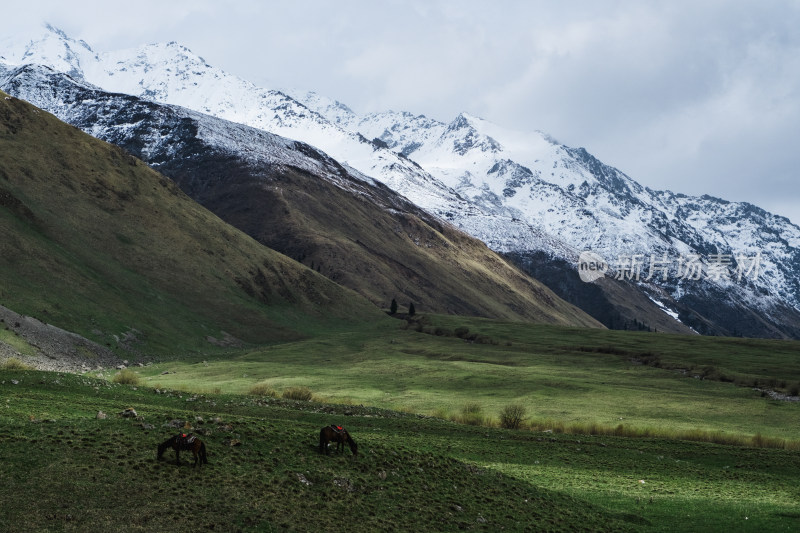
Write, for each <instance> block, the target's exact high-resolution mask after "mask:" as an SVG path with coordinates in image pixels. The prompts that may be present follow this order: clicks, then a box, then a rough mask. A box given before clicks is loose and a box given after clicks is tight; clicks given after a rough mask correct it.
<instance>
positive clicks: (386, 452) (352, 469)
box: [0, 370, 800, 531]
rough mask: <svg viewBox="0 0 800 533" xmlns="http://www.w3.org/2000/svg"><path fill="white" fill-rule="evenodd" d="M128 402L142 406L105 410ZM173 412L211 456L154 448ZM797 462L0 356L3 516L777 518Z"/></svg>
mask: <svg viewBox="0 0 800 533" xmlns="http://www.w3.org/2000/svg"><path fill="white" fill-rule="evenodd" d="M15 382H16V383H15ZM127 407H133V408H135V409H136V411H137V412H138V414H139V415H140V416H142V417H143V420H135V419H132V418H122V417H121V416H119V415H118V413H120V412H121V411H122V410H123V409H125V408H127ZM98 411H103V412H105V413H107V414H108V418H106V419H98V418H97V417H96V415H97V412H98ZM197 417H201V419H202V421H200V419H198V418H197ZM172 420H181V421H189V423H190V424H191V425H193V426H194V430H195V431H197V432H203V433H206V434H205V435H204V436H203V439H204V440H205V441H206V443H207V444H208V453H209V461H210V464H209V465H207V466H204V467H202V468H201V469H192V468H191V467H189V466H187V465H186V464H185V463H184V466H181V467H177V466H176V465H175V464H174V463H173V462H172V458H173V454H172V452H168V453H167V460H165V461H160V462H159V461H156V460H155V450H156V446H157V444H158V443H159V442H160V441H161V440H163V439H165V438H167V437H168V436H170V435H171V434H173V433H174V432H176V431H177V430H176V429H171V428H169V427H165V424H167V423H168V422H170V421H172ZM329 423H340V424H344V425H346V426H347V427H348V429H350V431H351V433H352V434H353V436H354V437H355V438H356V440H357V441H358V443H359V450H360V455H359V457H358V458H353V457H352V456H351V455H350V454H349V452H348V453H347V454H345V455H332V456H330V457H325V456H321V455H319V454H318V453H317V450H316V449H315V445H316V438H317V434H318V431H319V428H320V427H321V426H323V425H325V424H329ZM143 424H145V426H143ZM233 439H235V440H237V441H239V442H240V444H239V445H237V446H230V443H231V440H233ZM185 459H186V457H185V454H184V460H185ZM799 474H800V458H798V456H797V454H796V453H793V452H789V451H786V450H775V449H755V448H742V447H733V446H722V445H715V444H706V443H691V442H678V441H669V440H659V439H626V438H620V437H608V436H590V437H585V436H575V435H558V434H550V433H542V432H531V431H510V430H501V429H494V428H473V427H469V426H464V425H459V424H453V423H450V422H444V421H441V420H435V419H429V418H423V417H419V416H414V415H403V414H400V413H395V412H390V411H382V410H379V409H375V408H359V407H353V406H336V405H328V404H320V403H316V402H287V401H284V400H275V399H263V398H254V397H241V396H234V395H215V394H206V395H193V394H185V393H178V392H166V393H156V392H155V391H154V390H152V389H148V388H144V387H138V389H134V388H133V387H130V386H125V385H117V384H112V383H109V382H105V381H100V380H94V379H90V378H88V377H82V376H75V375H63V374H54V373H50V374H48V373H41V372H35V371H22V370H0V479H2V480H3V483H2V484H0V501H2V502H3V505H2V506H0V530H3V531H37V530H51V531H54V530H75V531H108V530H114V531H137V530H141V531H155V530H161V531H164V530H180V531H186V530H189V529H195V530H198V529H199V530H212V529H213V530H220V531H282V530H298V531H307V530H311V529H319V530H322V531H333V530H337V531H341V530H342V525H343V524H342V522H341V521H342V520H344V521H346V522H347V527H346V529H347V530H350V531H375V530H378V529H381V530H387V531H411V530H413V531H452V530H457V529H475V530H485V531H501V530H506V531H521V530H531V529H534V530H550V531H583V530H603V531H615V530H621V531H624V530H631V531H633V530H635V531H675V530H692V531H702V530H734V531H787V530H797V528H798V527H799V526H800V508H798V506H797V501H798V499H799V498H800V489H798V487H797V484H796V479H797V476H798V475H799Z"/></svg>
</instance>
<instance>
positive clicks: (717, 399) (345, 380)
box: [139, 316, 800, 440]
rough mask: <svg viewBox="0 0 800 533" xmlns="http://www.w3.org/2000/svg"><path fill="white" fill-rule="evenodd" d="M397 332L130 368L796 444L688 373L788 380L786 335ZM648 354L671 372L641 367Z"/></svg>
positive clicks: (795, 370) (432, 409)
mask: <svg viewBox="0 0 800 533" xmlns="http://www.w3.org/2000/svg"><path fill="white" fill-rule="evenodd" d="M404 327H405V322H402V321H396V322H395V323H390V324H388V325H387V324H385V323H382V324H380V325H375V326H364V327H363V328H362V329H361V330H350V331H348V332H338V333H336V332H329V333H328V334H325V335H319V336H317V337H315V338H314V339H311V340H306V341H298V342H292V343H284V344H280V345H274V346H271V347H267V348H259V349H256V350H251V351H245V352H237V353H232V354H228V355H227V356H226V357H224V358H220V359H216V360H215V359H207V360H205V361H183V362H176V361H168V362H163V363H160V364H156V365H153V366H151V367H147V368H144V369H141V370H140V371H139V372H140V374H141V376H142V380H143V381H142V382H143V384H148V385H150V386H157V387H172V388H178V389H185V390H194V391H214V390H220V391H222V392H230V393H247V392H248V391H249V390H250V389H251V388H252V387H254V386H256V385H261V386H262V387H264V388H271V389H272V390H274V391H276V392H278V393H280V392H281V391H282V390H284V389H285V388H287V387H293V386H305V387H309V388H310V389H311V390H312V391H313V392H314V393H315V395H316V396H317V397H318V398H320V399H324V400H327V401H334V402H343V403H348V402H349V403H353V404H365V405H375V406H380V407H385V408H390V409H396V410H404V411H411V412H416V413H425V414H431V415H437V416H439V417H444V418H450V417H458V416H459V414H460V413H462V411H464V409H465V407H468V406H471V408H472V409H475V410H477V411H478V412H479V414H480V416H482V417H483V418H485V419H488V421H489V422H492V421H493V420H496V418H497V414H498V412H499V411H500V410H501V409H502V408H503V407H504V406H506V405H508V404H510V403H512V402H519V403H521V404H523V405H524V406H525V407H526V408H527V412H528V415H529V419H528V422H529V423H533V424H534V425H535V426H536V427H540V428H547V427H550V428H552V429H554V430H555V431H562V430H566V431H569V430H570V429H571V428H572V429H574V430H577V431H578V432H581V431H583V432H616V433H618V434H622V435H627V434H636V433H649V434H652V435H662V436H678V437H680V436H683V435H689V436H692V437H693V438H706V437H708V436H709V435H711V436H716V437H717V438H716V440H721V439H722V438H723V437H725V436H729V437H731V438H734V439H735V438H737V437H736V436H739V435H744V436H747V437H748V438H750V437H753V436H758V435H761V436H764V437H770V438H776V439H789V440H796V439H800V428H799V427H798V426H797V425H796V424H795V423H794V422H793V421H794V420H797V416H798V414H800V411H799V409H800V404H798V403H797V402H784V401H776V400H772V399H770V398H769V397H763V396H762V393H761V392H759V391H758V390H754V389H753V388H752V387H751V386H741V385H737V384H735V383H730V382H725V381H717V380H714V379H708V376H707V378H706V379H701V377H700V374H701V373H702V369H703V368H705V367H707V366H709V365H712V364H713V365H716V367H717V368H720V369H723V370H724V371H725V372H732V373H733V372H735V373H737V374H738V375H740V376H742V377H743V378H747V379H749V378H753V379H763V380H764V381H769V380H775V383H776V385H780V383H785V384H791V383H794V382H796V381H797V380H798V379H800V366H799V365H800V363H798V357H797V356H796V354H797V353H800V343H797V342H788V341H767V340H759V341H757V340H752V339H714V338H706V337H687V336H678V335H664V334H654V333H631V332H615V331H602V330H589V329H582V328H561V327H553V326H538V325H530V324H520V323H510V322H496V321H488V320H479V319H466V318H458V317H445V316H433V317H428V318H427V322H426V325H425V326H423V331H428V333H424V332H422V333H421V332H418V331H415V330H414V329H413V328H405V329H404ZM437 328H439V329H441V330H442V331H440V333H447V332H455V331H456V329H458V328H464V329H467V330H469V332H470V333H468V334H467V335H469V334H472V333H475V334H478V335H479V338H478V340H479V341H482V342H483V343H481V342H465V341H464V340H463V339H460V338H457V337H451V336H446V335H438V336H437V335H436V334H435V333H436V329H437ZM460 333H462V334H464V333H463V329H462V330H460ZM654 356H655V357H660V358H661V360H662V361H665V362H670V367H669V368H667V367H666V366H667V365H666V364H665V365H662V366H660V367H658V366H654V365H653V364H647V363H643V362H642V361H643V360H644V359H646V358H648V357H650V358H651V359H652V358H653V357H654ZM672 367H674V368H672ZM676 368H682V369H684V370H685V371H684V370H676ZM686 369H688V370H686ZM164 372H169V373H168V374H163V373H164ZM695 376H697V377H695ZM620 425H621V426H622V427H621V428H620ZM698 430H699V431H698Z"/></svg>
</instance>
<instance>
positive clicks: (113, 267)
mask: <svg viewBox="0 0 800 533" xmlns="http://www.w3.org/2000/svg"><path fill="white" fill-rule="evenodd" d="M1 96H2V98H0V233H2V235H3V239H2V240H0V280H2V284H0V304H3V305H5V306H6V307H8V308H11V309H13V310H15V311H17V312H20V313H23V314H26V315H31V316H36V317H37V318H39V319H40V320H42V321H44V322H48V323H52V324H55V325H58V326H60V327H62V328H65V329H67V330H70V331H75V332H78V333H80V334H82V335H84V336H86V337H88V338H90V339H93V340H95V341H98V342H99V343H100V344H107V345H109V346H111V347H112V348H116V347H118V346H127V347H130V348H131V349H132V350H135V351H137V352H142V353H159V352H160V353H164V352H170V353H175V352H178V353H180V352H182V351H196V350H206V349H212V348H214V345H213V344H211V343H209V342H208V341H207V340H206V339H207V337H213V338H214V339H224V338H226V333H227V334H230V335H233V336H234V337H236V338H238V339H242V340H244V341H247V342H258V343H263V342H271V341H276V340H287V339H293V338H300V337H302V336H303V335H305V334H307V333H308V331H311V330H313V329H314V328H316V327H318V326H319V325H320V324H322V323H325V322H329V323H333V322H336V321H345V322H349V321H358V320H381V319H382V316H381V313H379V312H378V311H377V310H376V309H375V308H374V307H373V306H371V305H370V304H369V303H368V302H367V301H366V300H364V299H363V298H361V297H358V296H357V295H355V294H354V293H352V292H350V291H348V290H346V289H343V288H341V287H339V286H337V285H335V284H334V283H331V282H330V281H329V280H327V279H325V278H324V277H323V276H321V275H319V274H317V273H316V272H313V271H311V270H310V269H307V268H305V267H302V266H301V265H299V264H297V263H296V262H294V261H292V260H290V259H288V258H286V257H285V256H283V255H281V254H279V253H276V252H274V251H272V250H269V249H266V248H265V247H263V246H262V245H260V244H258V243H257V242H255V241H254V240H253V239H251V238H250V237H248V236H246V235H244V234H243V233H241V232H240V231H238V230H236V229H233V228H232V227H230V226H228V225H227V224H225V223H223V222H222V221H221V220H219V219H218V218H217V217H216V216H214V215H212V214H211V213H210V212H208V211H207V210H205V209H204V208H202V207H200V206H199V205H197V204H196V203H195V202H193V201H192V200H191V199H189V198H188V197H187V196H186V195H184V194H183V193H182V192H181V191H180V189H178V187H176V186H175V185H174V184H173V183H172V182H171V181H170V180H168V179H166V178H164V177H163V176H161V175H159V174H157V173H156V172H154V171H153V170H151V169H150V168H149V167H147V166H146V165H145V164H143V163H142V162H140V161H139V160H137V159H135V158H133V157H132V156H130V155H127V154H126V153H124V152H123V151H122V150H121V149H119V148H117V147H115V146H112V145H109V144H106V143H103V142H101V141H98V140H96V139H94V138H92V137H90V136H88V135H86V134H84V133H81V132H80V131H79V130H77V129H76V128H73V127H71V126H68V125H66V124H63V123H61V122H59V121H58V120H57V119H55V118H54V117H52V116H51V115H49V114H47V113H45V112H43V111H40V110H39V109H37V108H35V107H33V106H30V105H28V104H27V103H25V102H23V101H20V100H18V99H16V98H10V97H7V96H5V94H4V93H3V94H2V95H1ZM223 332H225V333H223Z"/></svg>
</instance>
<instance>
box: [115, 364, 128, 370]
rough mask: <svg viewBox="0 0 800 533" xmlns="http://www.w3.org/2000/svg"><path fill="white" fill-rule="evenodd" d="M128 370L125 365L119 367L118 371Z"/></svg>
mask: <svg viewBox="0 0 800 533" xmlns="http://www.w3.org/2000/svg"><path fill="white" fill-rule="evenodd" d="M126 368H127V367H126V366H125V365H117V370H125V369H126Z"/></svg>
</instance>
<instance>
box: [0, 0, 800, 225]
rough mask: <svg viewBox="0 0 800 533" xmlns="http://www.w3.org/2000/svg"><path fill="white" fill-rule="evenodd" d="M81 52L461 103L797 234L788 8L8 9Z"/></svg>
mask: <svg viewBox="0 0 800 533" xmlns="http://www.w3.org/2000/svg"><path fill="white" fill-rule="evenodd" d="M40 21H48V22H50V23H51V24H53V25H54V26H57V27H59V28H61V29H63V30H64V31H65V32H66V33H67V34H68V35H70V36H71V37H73V38H76V39H83V40H85V41H86V42H87V43H89V44H90V45H91V46H92V47H93V48H94V49H95V50H96V51H99V52H102V51H110V50H116V49H120V48H128V47H134V46H138V45H141V44H147V43H151V42H162V41H178V42H180V43H181V44H184V45H185V46H187V47H189V48H190V49H192V51H194V52H195V53H196V54H198V55H200V56H202V57H203V58H204V59H205V60H206V61H208V62H209V63H210V64H212V65H214V66H216V67H220V68H222V69H224V70H227V71H228V72H231V73H233V74H237V75H239V76H241V77H244V78H247V79H249V80H251V81H253V82H255V83H256V84H258V85H262V86H265V87H269V88H282V87H295V88H302V89H309V90H314V91H316V92H318V93H320V94H323V95H325V96H329V97H332V98H336V99H338V100H340V101H341V102H343V103H345V104H347V105H348V106H349V107H350V108H352V109H353V110H354V111H355V112H356V113H360V114H361V113H366V112H370V111H383V110H388V109H392V110H395V111H410V112H412V113H416V114H425V115H427V116H429V117H432V118H435V119H438V120H441V121H445V122H449V121H450V120H452V119H453V118H454V117H455V116H456V115H457V114H458V113H460V112H462V111H466V112H469V113H471V114H474V115H478V116H480V117H483V118H485V119H487V120H490V121H492V122H495V123H497V124H500V125H503V126H506V127H509V128H515V129H523V130H541V131H543V132H545V133H548V134H549V135H551V136H552V137H554V138H555V139H557V140H558V141H560V142H562V143H564V144H567V145H569V146H576V147H577V146H583V147H585V148H586V149H587V150H588V151H589V152H591V153H593V154H594V155H595V156H597V157H598V158H600V159H601V160H602V161H603V162H605V163H607V164H610V165H612V166H615V167H617V168H619V169H620V170H622V171H623V172H625V173H626V174H628V175H629V176H631V177H632V178H633V179H635V180H637V181H639V182H640V183H642V184H643V185H646V186H649V187H652V188H655V189H670V190H672V191H674V192H682V193H686V194H693V195H699V194H711V195H713V196H718V197H721V198H725V199H728V200H735V201H749V202H752V203H755V204H756V205H759V206H761V207H764V208H765V209H768V210H770V211H773V212H775V213H778V214H781V215H784V216H787V217H789V218H790V219H792V221H793V222H794V223H796V224H800V183H798V180H797V178H798V173H799V170H798V169H799V168H800V2H798V1H789V0H786V1H780V2H770V1H763V0H762V1H755V0H753V1H749V2H743V1H734V0H726V1H693V2H692V1H689V2H681V1H669V2H655V1H653V2H642V1H638V2H637V1H596V0H588V1H575V2H569V1H565V2H545V1H516V2H511V1H508V2H504V1H501V0H495V1H493V2H491V3H490V2H485V1H483V2H479V1H472V0H458V1H445V0H442V1H436V0H407V1H399V0H398V1H376V0H371V1H348V0H336V1H333V0H317V1H312V0H307V1H303V2H286V1H281V2H270V1H240V2H224V1H220V0H216V1H205V0H191V1H164V0H160V1H157V2H156V1H150V0H140V1H137V2H127V3H124V4H123V3H118V2H107V1H103V2H100V1H88V2H63V1H49V2H48V1H43V2H37V1H20V2H15V3H14V4H12V5H10V6H4V7H3V8H2V20H0V31H1V32H2V33H3V34H7V33H9V32H11V31H12V30H17V29H19V28H20V27H26V26H30V25H33V24H38V23H40Z"/></svg>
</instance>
